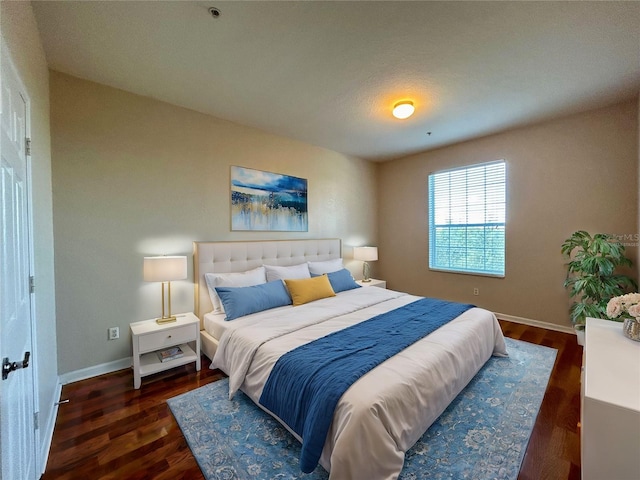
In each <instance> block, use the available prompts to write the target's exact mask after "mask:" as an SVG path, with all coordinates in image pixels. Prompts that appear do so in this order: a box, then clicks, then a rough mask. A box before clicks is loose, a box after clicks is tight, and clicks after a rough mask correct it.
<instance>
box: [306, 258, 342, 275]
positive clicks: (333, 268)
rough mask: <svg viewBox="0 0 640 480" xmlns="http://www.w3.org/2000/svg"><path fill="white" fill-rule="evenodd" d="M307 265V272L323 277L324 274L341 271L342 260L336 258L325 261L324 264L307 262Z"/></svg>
mask: <svg viewBox="0 0 640 480" xmlns="http://www.w3.org/2000/svg"><path fill="white" fill-rule="evenodd" d="M307 264H308V265H309V272H311V273H312V274H313V275H323V274H325V273H333V272H337V271H339V270H342V269H343V268H344V266H343V265H342V259H341V258H336V259H334V260H325V261H324V262H307Z"/></svg>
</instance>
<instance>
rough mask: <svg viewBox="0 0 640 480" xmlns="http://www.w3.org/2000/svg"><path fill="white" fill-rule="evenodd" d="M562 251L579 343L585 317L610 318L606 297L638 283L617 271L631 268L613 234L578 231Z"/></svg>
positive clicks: (573, 320) (613, 295)
mask: <svg viewBox="0 0 640 480" xmlns="http://www.w3.org/2000/svg"><path fill="white" fill-rule="evenodd" d="M562 254H563V255H564V257H565V258H566V259H567V260H568V263H567V278H566V279H565V281H564V287H565V288H567V289H568V290H569V296H570V297H571V298H572V299H575V300H574V303H573V305H572V306H571V309H570V314H571V322H572V323H573V325H574V328H575V329H576V333H577V334H578V343H580V344H581V345H582V344H583V343H581V337H582V338H584V337H583V335H584V325H585V319H586V317H595V318H604V319H609V320H611V319H610V318H609V317H608V316H607V303H608V302H609V299H611V298H613V297H616V296H618V295H622V294H624V293H627V292H630V291H634V290H635V289H636V288H637V284H636V282H635V281H634V280H633V279H632V278H631V277H629V276H627V275H624V274H622V273H619V272H618V268H619V267H625V266H626V267H630V266H631V260H630V259H629V258H627V257H626V255H625V248H624V245H622V243H620V241H619V240H618V239H617V238H616V237H615V236H613V235H610V234H607V233H596V234H595V235H593V236H591V235H590V234H589V233H587V232H585V231H584V230H579V231H577V232H574V233H573V234H572V235H571V236H570V237H569V238H567V239H566V240H565V241H564V243H563V244H562ZM581 334H582V335H581Z"/></svg>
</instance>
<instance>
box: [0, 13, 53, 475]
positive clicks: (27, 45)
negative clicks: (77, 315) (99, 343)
mask: <svg viewBox="0 0 640 480" xmlns="http://www.w3.org/2000/svg"><path fill="white" fill-rule="evenodd" d="M0 19H1V24H0V31H2V39H3V42H5V43H6V45H7V47H8V49H9V51H10V54H11V57H12V60H13V63H14V64H15V67H16V69H17V71H18V75H19V76H20V79H21V80H22V82H23V83H24V86H25V88H26V90H27V94H28V96H29V100H30V107H31V119H30V120H31V122H30V125H31V139H32V145H31V147H32V149H31V150H32V155H31V167H32V169H31V170H32V175H31V182H32V194H31V200H32V204H31V206H32V211H33V242H34V265H33V271H34V274H35V283H36V294H35V318H36V331H35V332H34V355H33V357H32V358H33V364H35V366H36V370H37V372H38V396H39V398H38V399H37V400H36V401H37V406H38V410H39V412H40V432H41V434H40V445H39V446H38V448H39V449H40V459H39V461H40V462H43V461H45V460H46V456H45V455H46V453H47V447H48V438H47V435H48V434H49V433H51V432H53V423H54V422H55V416H54V412H55V409H54V402H56V401H58V398H57V396H58V393H57V392H58V388H59V385H58V372H57V360H56V330H55V328H56V325H55V321H56V319H55V288H54V264H53V219H52V207H51V145H50V141H51V139H50V131H49V82H48V71H47V63H46V60H45V56H44V51H43V49H42V44H41V43H40V36H39V33H38V29H37V26H36V22H35V17H34V15H33V11H32V9H31V4H30V3H29V2H0ZM38 467H39V468H40V467H44V465H38Z"/></svg>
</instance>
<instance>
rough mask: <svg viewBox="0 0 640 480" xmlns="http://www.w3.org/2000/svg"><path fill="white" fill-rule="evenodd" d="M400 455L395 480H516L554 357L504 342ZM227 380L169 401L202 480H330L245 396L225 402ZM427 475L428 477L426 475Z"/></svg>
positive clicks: (522, 344) (552, 352)
mask: <svg viewBox="0 0 640 480" xmlns="http://www.w3.org/2000/svg"><path fill="white" fill-rule="evenodd" d="M506 341H507V348H508V351H509V357H508V358H499V357H492V358H491V359H490V360H489V361H488V362H487V364H486V365H485V366H484V367H483V368H482V370H480V372H478V374H477V375H476V376H475V377H474V379H473V380H472V381H471V383H469V385H468V386H467V387H466V388H465V389H464V390H463V391H462V392H461V393H460V395H458V397H456V399H455V400H454V401H453V402H452V403H451V405H450V406H449V407H448V408H447V410H446V411H445V412H444V413H443V414H442V415H441V416H440V418H438V420H437V421H436V422H435V423H434V424H433V425H432V426H431V428H429V430H427V432H426V433H425V434H424V435H423V436H422V438H421V439H420V440H419V441H418V442H417V443H416V444H415V445H414V446H413V447H412V448H411V449H410V450H409V451H408V452H407V453H406V455H405V464H404V468H403V470H402V473H401V474H400V479H403V480H414V479H415V480H417V479H422V478H426V476H427V475H428V478H430V479H445V478H447V479H465V478H469V479H483V480H486V479H504V480H515V479H516V478H517V477H518V472H519V470H520V464H521V463H522V459H523V458H524V453H525V450H526V447H527V443H528V442H529V437H530V435H531V430H532V429H533V425H534V423H535V419H536V416H537V415H538V410H539V408H540V404H541V403H542V398H543V396H544V392H545V389H546V387H547V383H548V381H549V376H550V375H551V370H552V369H553V364H554V362H555V358H556V353H557V350H555V349H552V348H548V347H543V346H539V345H533V344H530V343H525V342H521V341H517V340H512V339H509V338H507V339H506ZM228 391H229V385H228V381H227V379H224V380H220V381H218V382H214V383H211V384H209V385H206V386H204V387H201V388H198V389H197V390H192V391H191V392H188V393H185V394H182V395H180V396H177V397H174V398H171V399H169V400H168V401H167V403H168V404H169V407H170V408H171V411H172V412H173V415H174V416H175V418H176V420H177V421H178V424H179V425H180V428H181V429H182V432H183V433H184V436H185V437H186V439H187V443H188V444H189V447H190V448H191V451H192V452H193V455H194V456H195V458H196V460H197V462H198V465H199V466H200V469H201V470H202V473H203V474H204V476H205V477H206V478H207V480H214V479H216V480H217V479H225V480H231V479H241V480H243V479H259V480H270V479H298V478H304V479H309V480H320V479H327V478H329V475H328V473H327V472H326V471H325V470H324V469H323V468H322V467H321V466H318V467H317V468H316V470H315V471H313V472H312V473H310V474H304V473H302V472H301V471H300V469H299V467H298V458H299V456H300V444H299V443H298V442H297V440H296V439H295V438H294V437H293V436H292V435H291V434H290V433H289V432H288V431H287V430H286V429H284V428H283V427H282V426H281V425H280V424H279V423H278V422H276V421H275V420H273V419H272V418H271V417H270V416H269V415H267V414H266V413H264V412H263V411H262V410H260V409H259V408H258V407H257V406H255V405H254V404H253V402H251V400H249V398H248V397H247V396H245V395H244V394H243V393H241V392H238V394H236V396H235V397H234V399H233V400H232V401H229V400H228ZM427 472H428V473H427Z"/></svg>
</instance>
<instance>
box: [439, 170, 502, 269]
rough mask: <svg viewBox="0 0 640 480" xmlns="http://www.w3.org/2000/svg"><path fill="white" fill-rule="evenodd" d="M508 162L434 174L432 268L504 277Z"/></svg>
mask: <svg viewBox="0 0 640 480" xmlns="http://www.w3.org/2000/svg"><path fill="white" fill-rule="evenodd" d="M505 217H506V164H505V162H504V160H501V161H497V162H491V163H484V164H479V165H472V166H470V167H464V168H457V169H453V170H446V171H441V172H436V173H432V174H431V175H429V268H431V269H434V270H445V271H452V272H461V273H476V274H484V275H495V276H502V277H503V276H504V274H505Z"/></svg>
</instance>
